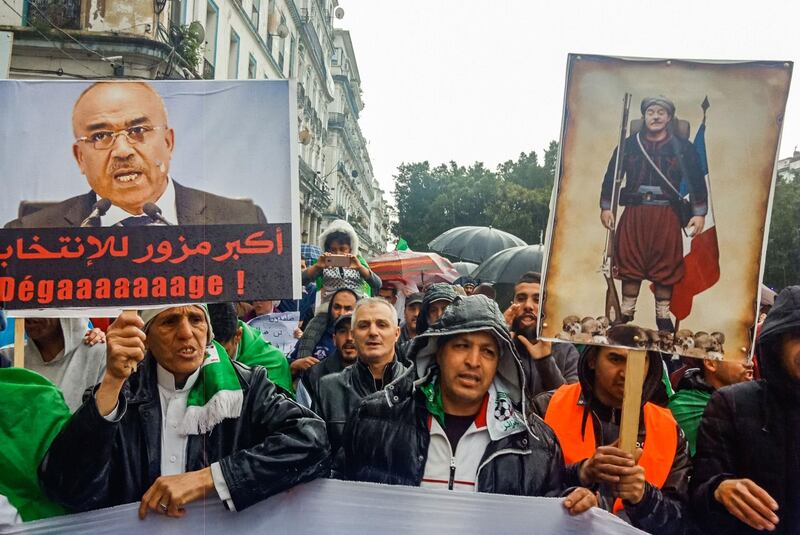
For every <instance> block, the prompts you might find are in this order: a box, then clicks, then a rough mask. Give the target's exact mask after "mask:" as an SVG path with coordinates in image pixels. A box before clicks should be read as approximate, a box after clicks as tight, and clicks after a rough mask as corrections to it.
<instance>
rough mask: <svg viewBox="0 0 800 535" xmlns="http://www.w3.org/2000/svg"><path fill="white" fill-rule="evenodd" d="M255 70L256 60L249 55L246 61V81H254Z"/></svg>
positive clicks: (256, 67) (256, 68) (256, 66)
mask: <svg viewBox="0 0 800 535" xmlns="http://www.w3.org/2000/svg"><path fill="white" fill-rule="evenodd" d="M256 70H258V63H256V58H255V57H253V54H250V57H249V59H248V60H247V79H248V80H255V79H256Z"/></svg>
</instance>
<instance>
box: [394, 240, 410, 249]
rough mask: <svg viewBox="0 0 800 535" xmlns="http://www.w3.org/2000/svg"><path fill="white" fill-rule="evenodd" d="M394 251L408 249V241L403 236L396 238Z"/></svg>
mask: <svg viewBox="0 0 800 535" xmlns="http://www.w3.org/2000/svg"><path fill="white" fill-rule="evenodd" d="M394 250H395V251H408V242H407V241H406V240H404V239H403V238H400V239H399V240H397V245H395V247H394Z"/></svg>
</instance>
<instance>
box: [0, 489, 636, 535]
mask: <svg viewBox="0 0 800 535" xmlns="http://www.w3.org/2000/svg"><path fill="white" fill-rule="evenodd" d="M561 501H562V500H561V499H558V498H525V497H520V496H503V495H497V494H468V493H464V492H452V491H446V490H432V489H422V488H414V487H390V486H386V485H375V484H372V483H351V482H345V481H335V480H330V479H320V480H317V481H313V482H311V483H308V484H306V485H300V486H298V487H295V488H294V489H292V490H289V491H287V492H284V493H282V494H278V495H277V496H273V497H272V498H270V499H268V500H266V501H264V502H261V503H259V504H256V505H254V506H252V507H250V508H249V509H245V510H244V511H241V512H238V513H233V512H229V511H227V510H226V509H225V507H224V506H223V505H222V504H221V503H220V502H219V501H211V500H209V501H206V502H205V503H196V504H192V505H190V506H189V507H188V508H187V512H186V516H185V517H183V518H181V519H174V518H167V517H164V516H161V515H158V514H153V513H151V514H148V516H147V518H146V519H145V520H144V521H141V520H139V518H138V516H137V509H138V507H139V505H138V504H128V505H121V506H119V507H114V508H111V509H102V510H99V511H93V512H90V513H81V514H77V515H71V516H65V517H60V518H51V519H49V520H40V521H38V522H30V523H28V524H24V525H20V526H18V527H16V528H13V529H11V530H10V531H7V532H6V533H57V534H59V535H69V534H83V533H93V534H103V533H108V534H113V535H119V534H120V533H147V534H152V535H161V534H163V535H171V534H175V535H182V534H184V533H269V534H271V535H279V534H285V535H319V534H320V533H346V534H347V535H359V534H364V535H373V534H375V533H392V534H393V535H394V534H409V535H420V534H421V533H436V534H442V535H444V534H448V533H452V534H453V535H468V534H471V533H474V534H475V535H485V534H486V533H535V534H538V535H546V534H553V535H569V534H580V535H587V534H591V535H628V534H630V535H634V534H642V533H644V532H643V531H640V530H638V529H636V528H634V527H632V526H630V525H628V524H626V523H625V522H623V521H622V520H620V519H619V518H617V517H615V516H613V515H611V514H610V513H607V512H605V511H602V510H600V509H596V508H595V509H592V510H590V511H588V512H587V513H584V514H582V515H579V516H574V517H573V516H569V515H568V514H567V513H566V510H565V509H564V507H563V505H562V504H561Z"/></svg>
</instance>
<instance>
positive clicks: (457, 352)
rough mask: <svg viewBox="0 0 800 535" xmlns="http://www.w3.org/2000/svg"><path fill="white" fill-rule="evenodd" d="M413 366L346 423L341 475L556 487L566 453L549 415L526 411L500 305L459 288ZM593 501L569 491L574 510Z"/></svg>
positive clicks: (511, 490) (506, 489)
mask: <svg viewBox="0 0 800 535" xmlns="http://www.w3.org/2000/svg"><path fill="white" fill-rule="evenodd" d="M411 355H412V356H413V358H414V360H415V362H416V363H417V366H418V367H419V372H418V373H419V375H420V376H421V377H422V379H420V381H419V382H415V378H416V374H415V373H414V372H413V371H412V370H408V371H407V372H406V373H404V374H403V375H402V376H400V377H399V378H398V379H396V380H395V381H393V382H392V383H390V384H389V385H388V386H387V387H386V388H385V390H384V391H383V392H379V393H377V394H374V395H372V396H369V397H367V398H366V399H364V400H363V401H362V402H361V404H360V405H359V406H358V408H357V409H356V411H355V412H354V413H353V414H352V415H351V416H350V418H349V421H348V424H347V426H346V428H345V432H344V439H343V448H344V456H345V462H344V471H343V473H344V475H345V477H346V479H350V480H355V481H372V482H376V483H385V484H390V485H410V486H424V487H432V488H441V489H449V490H454V491H461V492H488V493H494V494H511V495H517V496H559V495H561V494H562V493H563V492H564V490H565V487H564V485H563V481H562V471H563V468H564V460H563V457H562V455H561V448H560V447H559V445H558V441H557V440H556V438H555V435H554V434H553V432H552V431H551V430H550V429H549V428H548V427H547V426H546V425H545V424H544V422H543V421H542V420H541V419H539V418H537V417H534V418H532V419H531V421H530V423H528V422H527V419H526V417H525V405H526V403H525V399H524V397H525V394H524V388H523V387H524V385H523V381H524V376H523V374H522V369H521V367H520V364H519V359H518V357H517V354H516V351H515V349H514V345H513V343H512V340H511V335H510V334H509V332H508V328H507V327H506V324H505V320H504V319H503V315H502V314H501V313H500V310H499V308H498V307H497V304H496V303H495V302H494V301H491V300H490V299H488V298H487V297H485V296H483V295H476V296H469V297H467V296H464V297H460V296H459V297H456V298H455V299H454V300H453V301H452V303H451V304H450V305H449V306H448V307H447V310H445V312H444V315H443V316H442V317H441V318H439V321H437V322H436V323H435V324H433V325H432V326H431V327H429V328H428V329H427V330H425V332H423V333H421V334H419V335H418V336H417V337H416V338H415V339H414V341H413V342H412V346H411ZM596 503H597V502H596V500H595V497H594V495H593V494H592V493H591V492H590V491H589V490H588V489H584V488H577V489H575V490H573V491H571V492H569V493H568V496H567V498H566V499H565V500H564V506H565V507H566V508H567V509H568V510H569V511H570V513H572V514H577V513H579V512H582V511H585V510H587V509H589V508H590V507H591V506H593V505H595V504H596Z"/></svg>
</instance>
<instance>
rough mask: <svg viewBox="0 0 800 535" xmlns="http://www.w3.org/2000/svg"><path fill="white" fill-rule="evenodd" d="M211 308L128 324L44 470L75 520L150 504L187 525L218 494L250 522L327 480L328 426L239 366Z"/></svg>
mask: <svg viewBox="0 0 800 535" xmlns="http://www.w3.org/2000/svg"><path fill="white" fill-rule="evenodd" d="M210 325H211V324H210V321H209V316H208V311H207V309H206V307H205V306H204V305H187V306H173V307H168V308H164V309H155V310H145V311H143V312H142V313H141V317H140V316H138V315H137V314H136V313H135V312H123V313H122V314H121V315H120V316H119V317H118V318H117V319H116V321H114V323H113V324H112V325H111V327H110V328H109V331H108V338H107V347H108V350H107V365H106V372H105V375H104V377H103V380H102V381H101V382H100V384H99V385H98V386H96V387H95V388H94V389H93V391H92V392H90V395H88V397H87V399H86V400H85V401H84V403H83V405H81V407H80V408H79V409H78V410H77V412H76V413H75V415H74V417H73V418H72V419H71V420H70V421H69V423H68V424H67V425H66V426H65V427H64V428H63V429H62V431H61V432H60V433H59V435H58V436H57V437H56V439H55V440H54V441H53V443H52V445H51V447H50V449H49V451H48V453H47V456H46V457H45V459H44V460H43V461H42V464H41V465H40V468H39V472H40V478H41V482H42V486H43V488H44V490H45V492H46V493H47V495H48V496H49V497H51V498H52V499H53V500H55V501H56V502H58V503H59V504H61V505H63V506H64V507H65V508H66V509H67V510H69V511H72V512H78V511H88V510H93V509H99V508H102V507H110V506H113V505H119V504H124V503H130V502H135V501H139V500H141V506H140V508H139V515H140V517H142V518H144V517H145V515H146V514H147V512H148V511H154V512H156V513H159V514H165V515H167V516H172V517H181V516H183V515H184V514H185V509H184V508H185V506H186V505H187V504H188V503H190V502H193V501H196V500H199V499H201V498H203V497H205V496H209V495H214V494H216V495H217V496H218V497H219V498H220V500H221V501H222V502H223V503H224V504H225V505H226V507H228V509H231V510H242V509H244V508H246V507H249V506H250V505H253V504H254V503H256V502H258V501H260V500H263V499H265V498H268V497H269V496H271V495H273V494H276V493H278V492H281V491H283V490H286V489H288V488H289V487H292V486H293V485H295V484H297V483H301V482H303V481H308V480H310V479H314V478H315V477H318V476H320V475H325V474H327V472H328V464H329V449H328V440H327V436H326V434H325V424H324V422H323V421H322V420H320V419H319V418H318V417H317V416H316V415H315V414H314V413H312V412H311V411H309V410H307V409H305V408H303V407H301V406H300V405H298V404H297V403H295V402H294V401H292V400H291V399H289V398H288V397H287V396H286V395H284V394H283V393H281V391H280V390H278V389H277V388H276V387H275V385H274V384H273V383H271V382H270V381H269V380H268V379H267V376H266V372H265V370H264V368H262V367H260V366H256V367H253V368H249V367H247V366H245V365H243V364H240V363H238V362H236V361H234V360H231V359H230V358H229V357H228V355H227V353H226V352H225V349H224V348H223V347H222V346H221V345H219V344H218V343H216V342H214V341H213V339H214V335H213V332H212V329H211V326H210Z"/></svg>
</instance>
